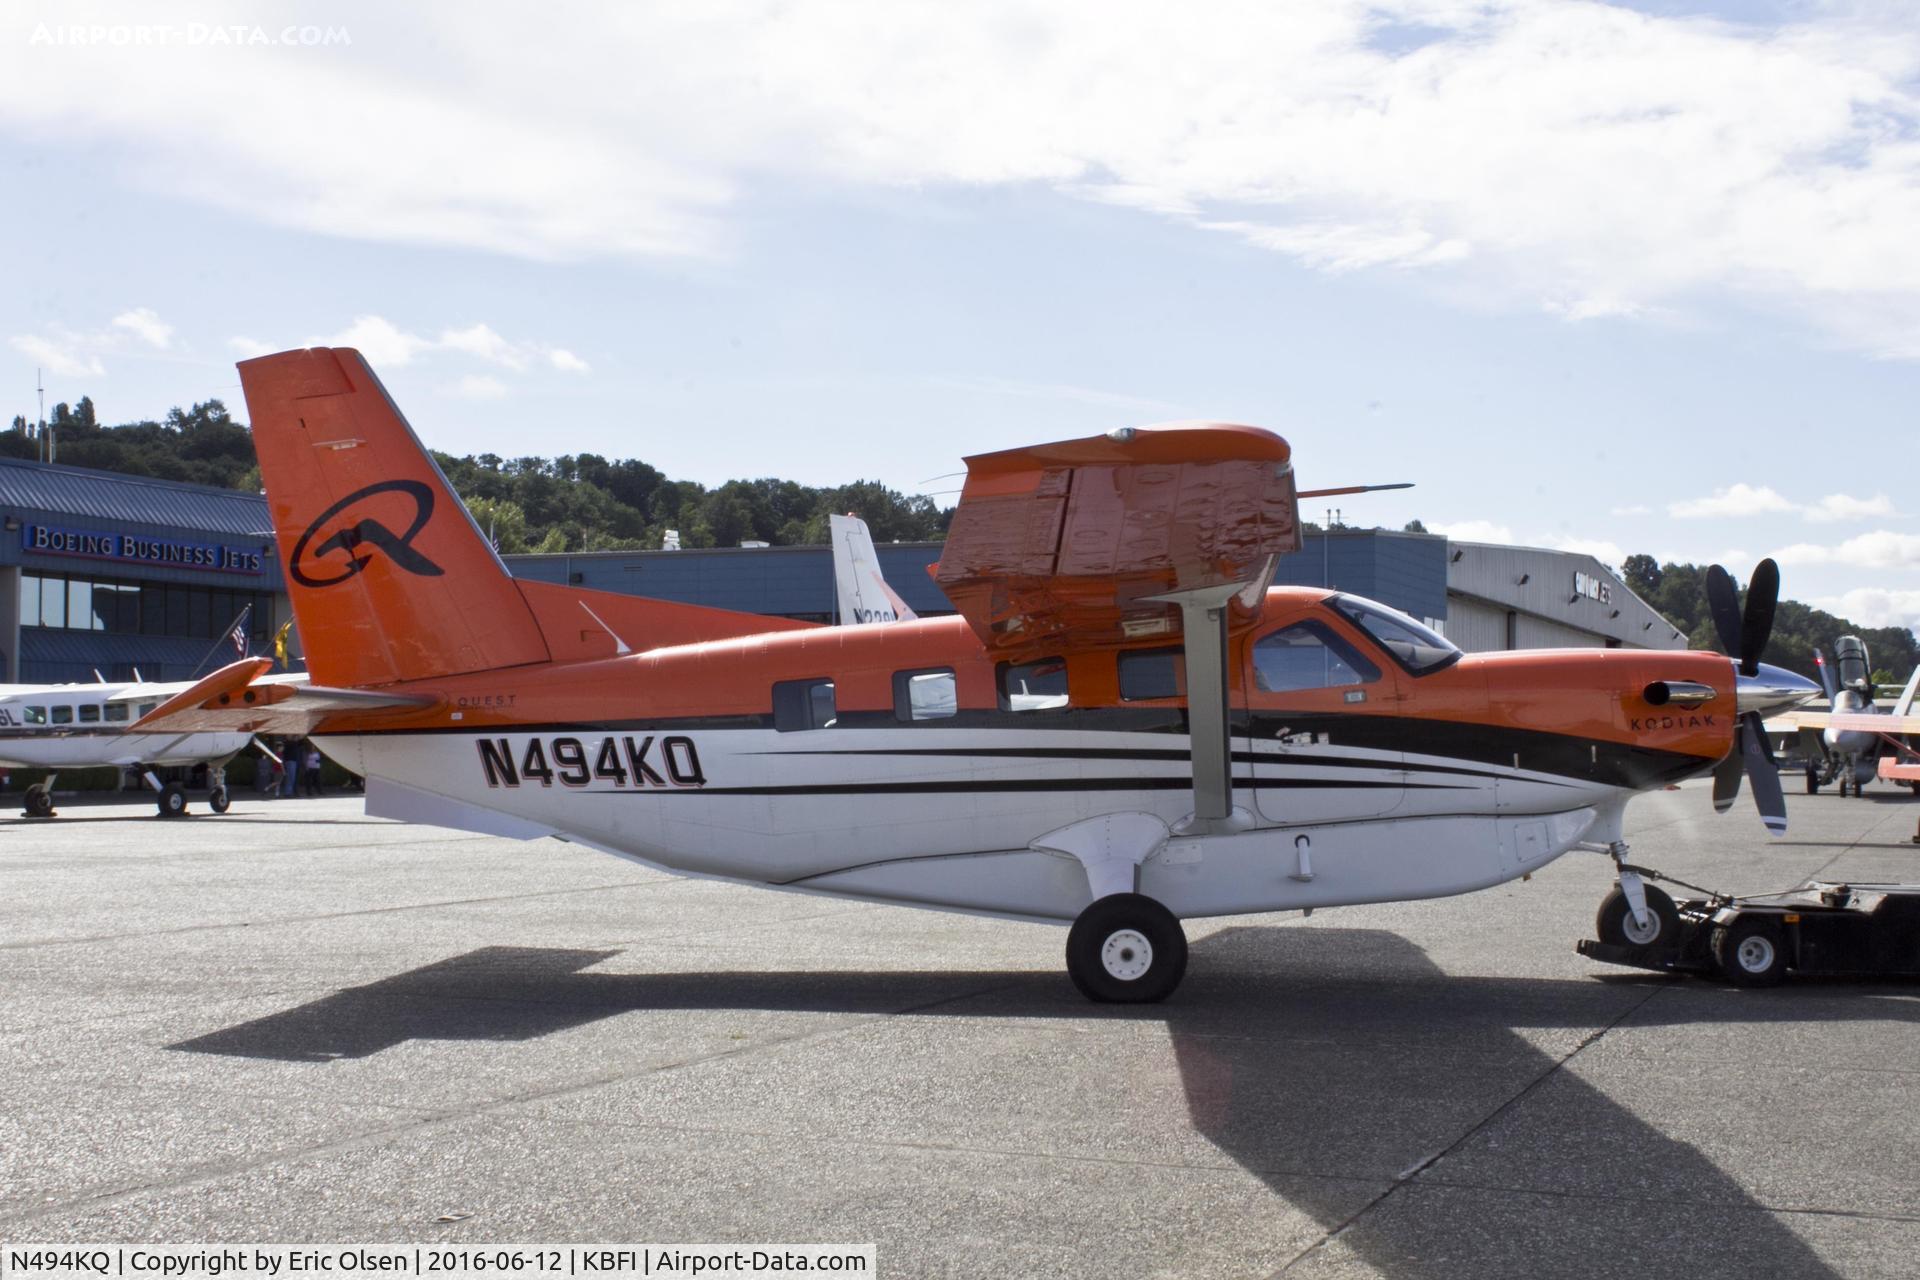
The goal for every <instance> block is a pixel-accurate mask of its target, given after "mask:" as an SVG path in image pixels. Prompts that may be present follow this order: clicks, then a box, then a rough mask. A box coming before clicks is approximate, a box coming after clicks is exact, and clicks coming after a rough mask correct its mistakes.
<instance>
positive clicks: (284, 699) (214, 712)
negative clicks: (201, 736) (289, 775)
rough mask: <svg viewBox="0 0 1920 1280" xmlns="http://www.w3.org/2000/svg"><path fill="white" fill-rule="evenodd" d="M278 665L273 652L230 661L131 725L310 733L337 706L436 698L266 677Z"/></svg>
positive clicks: (408, 703)
mask: <svg viewBox="0 0 1920 1280" xmlns="http://www.w3.org/2000/svg"><path fill="white" fill-rule="evenodd" d="M272 667H273V659H271V658H242V659H241V660H240V661H238V662H233V663H229V664H227V665H226V666H224V667H222V668H220V670H218V671H216V672H214V673H213V674H212V675H210V676H208V677H207V678H206V679H204V680H201V681H199V682H198V683H197V684H194V685H192V686H191V687H189V688H187V689H185V690H182V691H181V692H179V693H176V694H174V695H173V696H172V697H171V698H168V699H167V700H166V701H165V702H162V703H161V704H160V705H159V706H157V707H155V708H154V709H153V710H152V711H150V712H148V713H147V714H146V715H144V716H142V717H140V719H138V720H136V721H135V722H134V723H133V725H132V726H131V728H133V729H135V730H138V731H140V732H143V733H209V732H221V733H234V732H238V733H285V734H307V733H311V732H312V731H313V728H314V726H315V725H316V724H318V723H319V722H320V721H321V720H322V719H324V718H325V717H326V716H329V715H331V714H333V713H334V712H337V711H362V712H364V711H378V710H381V709H383V708H387V707H422V706H427V705H429V704H431V703H432V702H433V701H434V700H433V699H432V698H420V697H412V696H409V695H407V694H395V693H378V692H375V691H372V690H367V689H330V688H326V687H325V686H322V685H316V684H308V683H304V682H295V681H292V680H288V679H285V678H282V679H279V680H275V679H273V678H272V677H267V678H264V679H263V678H262V677H265V676H266V673H267V672H268V671H269V670H271V669H272Z"/></svg>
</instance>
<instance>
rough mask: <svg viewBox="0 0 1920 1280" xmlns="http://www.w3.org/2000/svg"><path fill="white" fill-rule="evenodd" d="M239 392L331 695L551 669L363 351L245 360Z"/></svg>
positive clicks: (515, 594) (533, 627)
mask: <svg viewBox="0 0 1920 1280" xmlns="http://www.w3.org/2000/svg"><path fill="white" fill-rule="evenodd" d="M240 384H241V386H242V387H243V388H244V389H245V391H246V397H247V410H248V413H249V414H250V415H251V417H252V421H253V442H254V448H255V450H256V451H257V452H258V453H259V456H260V474H261V477H262V478H263V479H264V480H265V482H266V487H267V503H268V507H269V509H270V510H271V512H272V514H273V525H274V533H275V535H276V536H277V539H278V542H279V550H280V556H281V559H282V562H283V565H284V567H285V569H286V573H287V591H288V593H289V595H291V597H292V599H293V612H294V616H295V618H296V620H297V621H298V622H299V624H300V637H301V640H302V642H303V645H304V647H305V649H306V651H307V659H308V663H307V665H308V670H309V671H310V672H311V673H312V676H313V679H314V681H315V682H316V683H319V684H326V685H345V686H367V685H386V684H394V683H397V682H400V681H404V680H421V679H427V678H430V677H433V676H445V675H454V674H458V673H460V672H467V671H487V670H492V669H494V668H496V667H513V666H520V665H523V664H525V663H530V662H544V661H546V660H547V659H548V650H547V643H546V640H545V639H544V638H543V637H542V635H541V631H540V627H539V625H538V624H537V623H536V621H535V619H534V616H533V612H532V611H531V610H530V609H529V608H528V606H527V602H526V600H525V599H524V598H523V597H522V595H521V594H520V590H519V588H518V587H517V586H516V585H515V583H514V581H513V579H512V577H511V576H510V575H509V574H508V573H507V570H506V566H505V565H503V564H502V563H501V562H500V557H499V556H498V555H496V554H495V553H494V550H493V547H492V546H491V545H490V544H489V543H488V542H487V539H486V538H485V536H484V535H482V534H481V532H480V530H479V528H478V527H476V526H475V524H474V523H473V519H472V517H471V516H469V515H468V514H467V509H466V507H465V506H464V505H463V504H462V503H461V501H460V499H459V497H458V495H456V494H455V493H454V492H453V489H452V486H450V485H449V484H448V483H447V478H446V476H444V475H442V474H441V472H440V468H439V466H438V465H436V464H435V462H434V460H433V458H432V456H431V455H429V454H428V453H427V451H426V450H425V449H424V448H422V447H421V445H420V441H419V439H418V438H417V437H415V435H414V434H413V429H412V428H411V427H409V426H408V425H407V421H406V419H405V418H403V417H402V416H401V415H400V411H399V409H398V408H396V407H395V406H394V403H393V401H392V399H391V398H390V397H389V396H388V395H387V391H386V388H385V387H383V386H381V385H380V380H379V379H378V378H377V377H375V376H374V373H373V370H372V369H370V368H369V367H368V366H367V362H366V360H365V359H363V358H362V357H361V355H360V353H359V352H358V351H353V350H349V349H347V348H327V347H314V348H311V349H309V350H305V351H284V352H281V353H279V354H277V355H271V356H262V357H260V358H259V359H257V360H247V361H243V362H242V363H241V365H240Z"/></svg>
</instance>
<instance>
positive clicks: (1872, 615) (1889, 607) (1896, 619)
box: [1810, 587, 1920, 630]
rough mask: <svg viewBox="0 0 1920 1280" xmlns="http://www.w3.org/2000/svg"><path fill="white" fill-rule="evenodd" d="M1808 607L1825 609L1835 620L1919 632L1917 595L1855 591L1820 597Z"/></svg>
mask: <svg viewBox="0 0 1920 1280" xmlns="http://www.w3.org/2000/svg"><path fill="white" fill-rule="evenodd" d="M1810 603H1812V605H1813V606H1814V607H1815V608H1816V609H1825V610H1826V611H1827V612H1828V613H1831V614H1833V615H1835V616H1836V617H1841V618H1848V619H1851V620H1852V621H1854V622H1858V623H1861V624H1862V625H1864V626H1869V627H1906V628H1908V629H1909V630H1913V629H1920V591H1902V590H1891V591H1890V590H1887V589H1886V588H1884V587H1856V588H1855V589H1854V590H1852V591H1848V592H1844V593H1842V594H1840V595H1837V596H1822V597H1820V598H1819V599H1816V600H1813V601H1811V602H1810Z"/></svg>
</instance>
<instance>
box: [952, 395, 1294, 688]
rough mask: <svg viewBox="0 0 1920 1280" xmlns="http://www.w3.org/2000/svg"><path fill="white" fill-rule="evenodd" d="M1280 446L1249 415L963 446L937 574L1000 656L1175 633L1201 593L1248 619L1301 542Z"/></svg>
mask: <svg viewBox="0 0 1920 1280" xmlns="http://www.w3.org/2000/svg"><path fill="white" fill-rule="evenodd" d="M1291 456H1292V452H1291V450H1290V449H1289V448H1288V446H1287V442H1286V441H1285V440H1282V439H1281V438H1280V437H1279V436H1276V435H1274V434H1273V433H1272V432H1269V431H1262V430H1260V429H1259V428H1257V427H1243V426H1232V425H1228V424H1222V423H1173V424H1168V425H1166V426H1159V427H1140V428H1123V429H1121V430H1118V431H1113V432H1109V433H1108V434H1106V435H1104V436H1090V437H1087V438H1085V439H1080V440H1067V441H1062V442H1060V443H1057V444H1047V445H1038V446H1035V447H1032V448H1024V449H1009V450H1005V451H1003V452H1000V453H988V454H980V455H977V456H975V457H971V458H968V459H967V482H966V485H965V487H964V488H963V489H962V490H961V494H960V505H959V507H958V508H957V509H956V510H955V511H954V513H953V523H952V526H951V528H950V530H949V531H948V534H947V541H946V546H945V548H944V549H943V550H942V552H941V556H940V563H939V564H938V565H937V566H936V567H935V569H934V580H935V581H936V582H938V583H939V584H940V587H941V589H942V590H944V591H945V592H946V594H947V598H948V599H949V600H951V601H952V602H953V604H954V607H955V608H956V609H958V610H959V611H960V613H961V614H962V615H963V616H965V618H966V619H967V622H968V623H969V624H970V625H971V626H972V628H973V630H974V633H975V634H976V635H978V636H979V637H980V640H981V642H982V643H984V644H985V645H986V646H987V649H988V651H989V652H991V653H993V654H995V655H996V656H998V657H1003V658H1007V659H1019V658H1023V657H1040V656H1043V655H1053V654H1059V653H1061V652H1062V651H1064V650H1068V649H1073V650H1080V649H1091V648H1104V647H1110V646H1114V645H1118V644H1122V643H1125V642H1126V641H1129V640H1137V639H1140V638H1143V637H1147V636H1158V635H1164V636H1168V637H1173V636H1177V635H1178V634H1180V632H1181V629H1182V610H1181V607H1180V603H1181V601H1182V600H1183V599H1194V598H1198V596H1199V595H1203V594H1210V595H1214V596H1220V597H1224V596H1227V595H1231V596H1232V597H1233V598H1232V600H1231V601H1230V602H1229V601H1227V600H1225V599H1224V598H1222V599H1216V600H1215V601H1214V604H1215V607H1220V606H1221V605H1222V604H1224V605H1225V606H1226V610H1227V615H1228V616H1227V618H1226V621H1227V626H1228V629H1229V630H1239V629H1241V628H1243V627H1247V626H1251V625H1252V624H1253V623H1254V621H1256V620H1257V618H1258V616H1259V611H1260V608H1261V606H1262V604H1263V603H1264V601H1265V596H1266V588H1267V585H1268V583H1269V582H1270V581H1271V580H1272V577H1273V571H1274V568H1275V565H1276V563H1277V561H1278V558H1279V556H1281V555H1282V554H1284V553H1285V552H1288V551H1296V550H1298V549H1299V547H1300V530H1299V527H1298V522H1297V519H1296V507H1297V503H1296V501H1295V496H1294V480H1293V466H1292V462H1291ZM1228 588H1230V589H1231V590H1230V591H1228V590H1225V589H1228Z"/></svg>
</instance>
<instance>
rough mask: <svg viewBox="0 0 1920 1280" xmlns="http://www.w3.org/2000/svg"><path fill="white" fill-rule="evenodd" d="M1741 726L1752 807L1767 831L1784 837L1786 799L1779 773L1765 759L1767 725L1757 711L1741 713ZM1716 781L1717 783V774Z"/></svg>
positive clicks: (1770, 761)
mask: <svg viewBox="0 0 1920 1280" xmlns="http://www.w3.org/2000/svg"><path fill="white" fill-rule="evenodd" d="M1740 725H1741V728H1742V729H1743V730H1744V732H1743V733H1741V735H1740V749H1741V752H1742V754H1743V755H1744V756H1745V758H1746V767H1747V777H1748V778H1749V779H1750V780H1751V781H1752V783H1753V803H1754V807H1755V808H1757V809H1759V810H1760V821H1762V822H1764V823H1766V824H1767V833H1768V834H1769V835H1773V836H1783V835H1785V834H1787V798H1786V796H1784V795H1782V794H1781V791H1780V772H1779V770H1778V769H1777V768H1776V767H1775V766H1774V763H1773V761H1772V760H1770V759H1768V755H1767V746H1766V743H1767V731H1766V727H1765V725H1764V724H1762V723H1761V720H1760V713H1759V712H1758V711H1749V712H1747V714H1745V715H1743V716H1741V717H1740ZM1715 783H1716V786H1717V785H1718V776H1717V775H1716V777H1715Z"/></svg>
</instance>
